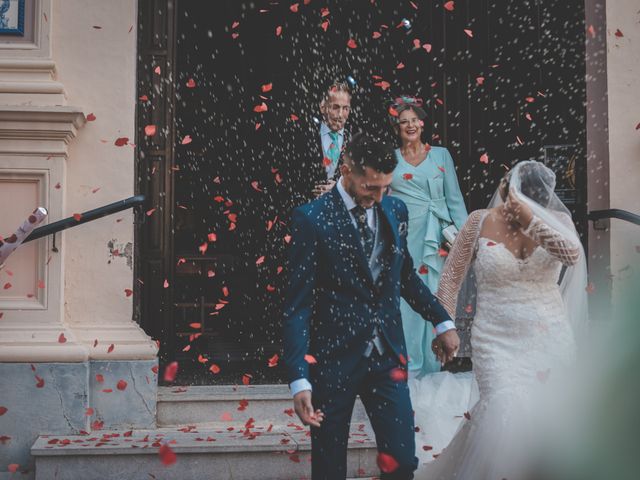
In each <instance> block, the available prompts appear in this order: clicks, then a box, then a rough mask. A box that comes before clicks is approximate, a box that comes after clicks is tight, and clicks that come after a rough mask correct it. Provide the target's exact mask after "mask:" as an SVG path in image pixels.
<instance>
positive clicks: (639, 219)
mask: <svg viewBox="0 0 640 480" xmlns="http://www.w3.org/2000/svg"><path fill="white" fill-rule="evenodd" d="M587 218H588V219H589V220H593V221H594V222H596V221H598V220H603V219H605V218H617V219H618V220H624V221H625V222H629V223H633V224H635V225H640V215H636V214H635V213H631V212H628V211H626V210H620V209H619V208H610V209H607V210H593V211H591V212H589V213H588V214H587Z"/></svg>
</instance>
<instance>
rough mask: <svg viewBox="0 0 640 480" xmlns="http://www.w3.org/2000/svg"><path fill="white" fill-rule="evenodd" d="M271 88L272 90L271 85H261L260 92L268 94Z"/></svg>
mask: <svg viewBox="0 0 640 480" xmlns="http://www.w3.org/2000/svg"><path fill="white" fill-rule="evenodd" d="M272 88H273V83H265V84H264V85H262V87H261V90H262V92H263V93H267V92H270V91H271V89H272Z"/></svg>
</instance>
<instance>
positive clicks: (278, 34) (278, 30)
mask: <svg viewBox="0 0 640 480" xmlns="http://www.w3.org/2000/svg"><path fill="white" fill-rule="evenodd" d="M281 33H282V27H281V26H280V25H278V26H277V27H276V37H279V36H280V34H281Z"/></svg>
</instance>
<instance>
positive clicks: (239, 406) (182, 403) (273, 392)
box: [157, 385, 369, 427]
mask: <svg viewBox="0 0 640 480" xmlns="http://www.w3.org/2000/svg"><path fill="white" fill-rule="evenodd" d="M249 418H253V419H255V421H257V422H261V423H266V424H268V423H273V424H278V425H280V424H282V425H284V424H288V423H290V422H292V421H293V422H296V421H298V418H297V416H296V415H295V413H293V402H292V399H291V393H290V392H289V388H288V386H287V385H251V386H244V385H238V386H233V385H221V386H191V387H159V388H158V402H157V423H158V427H173V426H183V425H198V426H201V425H213V424H216V423H221V422H224V423H227V424H228V423H229V422H231V423H234V424H244V423H245V422H246V421H247V420H249ZM352 422H354V423H367V424H368V423H369V419H368V418H367V414H366V412H365V409H364V406H363V405H362V402H361V401H360V400H359V399H358V400H357V402H356V406H355V408H354V411H353V416H352Z"/></svg>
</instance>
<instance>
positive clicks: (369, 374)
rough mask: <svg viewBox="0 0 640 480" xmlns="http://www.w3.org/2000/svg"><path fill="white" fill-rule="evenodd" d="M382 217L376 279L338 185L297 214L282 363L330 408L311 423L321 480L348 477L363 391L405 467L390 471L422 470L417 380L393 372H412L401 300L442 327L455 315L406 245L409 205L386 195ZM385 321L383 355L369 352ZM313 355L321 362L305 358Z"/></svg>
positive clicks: (377, 426)
mask: <svg viewBox="0 0 640 480" xmlns="http://www.w3.org/2000/svg"><path fill="white" fill-rule="evenodd" d="M378 217H379V222H378V228H382V229H383V230H382V232H381V233H382V234H383V235H385V237H384V238H385V244H386V249H385V252H384V255H385V256H386V258H385V260H386V261H385V265H386V267H385V269H384V270H383V271H382V273H381V274H380V275H379V276H378V277H377V279H376V280H374V279H373V276H372V273H371V270H370V268H369V263H368V259H367V258H366V257H365V254H364V250H363V248H362V246H361V243H360V237H359V233H358V231H357V229H356V228H355V226H354V225H353V223H352V221H351V217H350V215H349V212H348V211H347V208H346V206H345V204H344V201H343V200H342V197H341V196H340V193H339V192H338V190H337V188H335V187H334V188H333V190H331V191H330V192H329V193H327V194H325V195H323V196H321V197H320V198H318V199H316V200H315V201H313V202H311V203H308V204H305V205H302V206H300V207H298V208H296V209H295V210H294V212H293V215H292V239H291V243H290V246H289V251H288V253H289V256H288V258H289V272H290V283H289V287H288V289H287V293H286V296H285V305H284V355H283V361H284V365H285V367H286V371H287V373H288V376H289V381H290V382H293V381H294V380H297V379H300V378H306V379H308V380H309V381H310V382H311V384H312V386H313V393H312V403H313V406H314V408H319V409H321V410H322V411H323V412H324V413H325V420H324V422H323V423H322V426H321V427H320V428H312V429H311V433H312V471H313V479H314V480H339V479H340V478H345V476H346V453H347V439H348V432H349V422H350V419H351V413H352V410H353V406H354V403H355V400H356V396H357V395H360V397H361V399H362V401H363V403H364V405H365V408H366V410H367V413H368V415H369V418H370V420H371V423H372V426H373V428H374V430H375V433H376V442H377V445H378V450H379V451H381V452H385V453H388V454H390V455H392V456H393V457H394V458H395V459H396V460H397V461H398V463H399V464H400V467H399V468H398V469H397V470H396V471H395V472H394V473H392V474H387V475H383V477H382V478H385V479H410V478H413V471H414V470H415V468H416V467H417V459H416V458H415V440H414V424H413V411H412V407H411V401H410V399H409V391H408V387H407V384H406V382H404V381H400V382H398V381H397V379H396V380H394V379H392V378H391V375H390V372H391V371H392V370H393V369H395V368H403V369H406V356H407V352H406V347H405V342H404V333H403V330H402V320H401V317H400V297H403V298H404V299H405V300H406V301H407V302H408V303H409V305H411V307H412V308H413V309H414V310H415V311H416V312H418V313H420V314H421V315H422V316H423V317H424V318H425V319H428V320H430V321H431V322H432V323H433V324H434V325H437V324H439V323H440V322H442V321H445V320H450V318H449V316H448V315H447V313H446V311H445V310H444V308H443V307H442V306H441V305H440V304H439V303H438V302H437V300H436V299H435V297H434V296H433V295H432V294H431V292H430V291H429V289H428V288H427V287H426V286H425V285H424V283H423V282H422V281H421V280H420V279H419V278H418V276H417V274H416V272H415V270H414V266H413V261H412V259H411V256H410V255H409V252H408V250H407V241H406V233H407V232H406V229H407V224H408V216H407V207H406V205H405V204H404V203H403V202H402V201H401V200H398V199H397V198H394V197H389V196H384V197H383V199H382V202H381V203H380V204H379V205H378ZM376 327H377V328H378V332H379V334H380V336H381V337H382V341H383V344H384V346H385V351H384V354H382V355H381V354H379V353H376V352H374V353H373V354H372V355H371V356H370V357H365V356H364V353H365V351H366V350H367V347H368V344H369V342H370V340H371V338H372V336H373V333H374V330H375V328H376ZM306 354H311V355H313V357H315V359H316V360H317V363H316V364H313V365H310V364H309V363H308V362H307V361H305V358H304V356H305V355H306Z"/></svg>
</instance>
